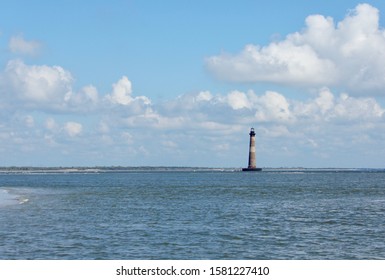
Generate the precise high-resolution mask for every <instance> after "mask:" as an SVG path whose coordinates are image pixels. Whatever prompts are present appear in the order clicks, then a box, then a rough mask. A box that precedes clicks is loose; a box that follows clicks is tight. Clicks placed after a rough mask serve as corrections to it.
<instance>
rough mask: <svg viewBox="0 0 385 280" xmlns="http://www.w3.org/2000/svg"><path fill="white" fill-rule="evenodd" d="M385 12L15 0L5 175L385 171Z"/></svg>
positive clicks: (280, 4) (2, 72)
mask: <svg viewBox="0 0 385 280" xmlns="http://www.w3.org/2000/svg"><path fill="white" fill-rule="evenodd" d="M384 11H385V3H384V2H383V1H366V2H360V1H348V0H346V1H345V0H344V1H329V0H327V1H290V2H289V1H274V0H272V1H143V0H142V1H127V0H126V1H124V0H121V1H60V2H59V3H57V2H52V1H18V0H16V1H10V2H9V3H7V4H3V5H2V8H1V10H0V67H1V68H0V165H2V166H8V165H18V166H23V165H34V166H79V165H89V166H94V165H124V166H135V165H168V166H215V167H242V166H245V165H246V164H247V149H248V131H249V129H250V127H255V130H256V133H257V163H258V165H259V166H262V167H267V166H271V167H281V166H291V167H296V166H303V167H384V160H383V159H384V158H385V157H384V156H385V144H384V143H385V141H384V140H385V123H384V120H385V100H384V95H385V91H384V86H385V75H384V74H385V71H384V70H385V69H383V67H384V66H383V65H385V52H384V51H383V50H384V49H385V33H384V26H385V23H384V18H385V16H383V12H384Z"/></svg>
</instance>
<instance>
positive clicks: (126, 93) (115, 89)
mask: <svg viewBox="0 0 385 280" xmlns="http://www.w3.org/2000/svg"><path fill="white" fill-rule="evenodd" d="M107 99H108V100H110V101H111V103H113V104H120V105H130V104H131V103H133V102H135V101H140V102H142V103H143V104H146V105H148V104H150V103H151V101H150V99H149V98H148V97H146V96H137V97H133V96H132V84H131V81H130V80H129V79H128V78H127V77H126V76H123V77H122V78H121V79H120V80H119V81H117V82H116V83H114V84H113V85H112V93H111V94H109V95H107Z"/></svg>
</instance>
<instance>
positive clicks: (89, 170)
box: [0, 166, 385, 174]
mask: <svg viewBox="0 0 385 280" xmlns="http://www.w3.org/2000/svg"><path fill="white" fill-rule="evenodd" d="M241 171H242V168H241V167H239V168H231V167H226V168H220V167H173V166H169V167H168V166H137V167H132V166H130V167H124V166H95V167H29V166H24V167H15V166H11V167H0V174H57V173H59V174H66V173H86V174H93V173H129V172H241ZM262 172H296V173H301V172H385V168H302V167H279V168H273V167H264V168H263V171H262Z"/></svg>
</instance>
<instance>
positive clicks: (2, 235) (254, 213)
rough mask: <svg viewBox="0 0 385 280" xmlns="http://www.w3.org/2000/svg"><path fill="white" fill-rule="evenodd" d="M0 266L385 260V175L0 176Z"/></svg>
mask: <svg viewBox="0 0 385 280" xmlns="http://www.w3.org/2000/svg"><path fill="white" fill-rule="evenodd" d="M0 259H385V173H384V172H363V171H362V172H264V171H263V172H258V173H253V172H250V173H248V172H127V173H94V174H1V175H0Z"/></svg>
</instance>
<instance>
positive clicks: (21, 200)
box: [19, 198, 29, 204]
mask: <svg viewBox="0 0 385 280" xmlns="http://www.w3.org/2000/svg"><path fill="white" fill-rule="evenodd" d="M28 201H29V199H28V198H22V199H19V204H24V203H27V202H28Z"/></svg>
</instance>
